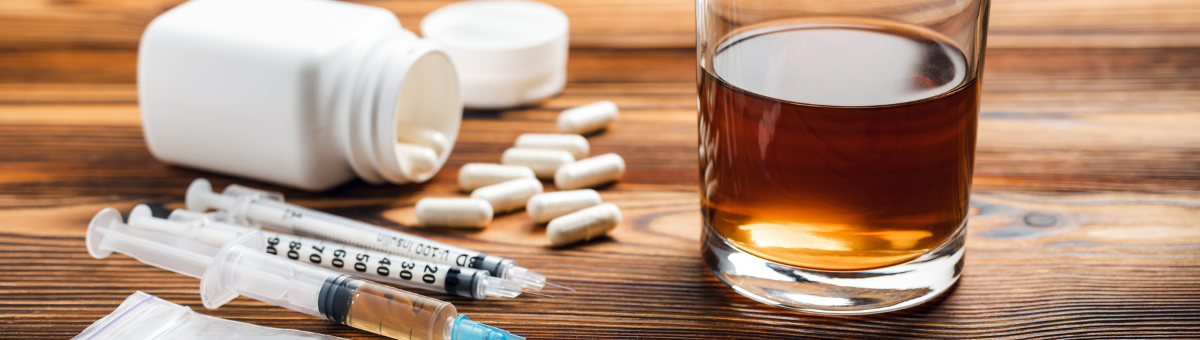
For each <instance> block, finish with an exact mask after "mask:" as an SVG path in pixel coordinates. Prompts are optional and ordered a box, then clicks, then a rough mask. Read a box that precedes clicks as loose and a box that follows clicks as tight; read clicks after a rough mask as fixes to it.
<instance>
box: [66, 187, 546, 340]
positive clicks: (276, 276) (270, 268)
mask: <svg viewBox="0 0 1200 340" xmlns="http://www.w3.org/2000/svg"><path fill="white" fill-rule="evenodd" d="M164 242H166V243H164ZM262 242H263V240H262V234H261V233H258V232H252V233H249V234H246V235H242V236H239V237H237V238H235V239H233V240H232V241H230V242H229V243H228V244H226V245H225V246H224V247H222V248H220V249H219V250H218V251H217V252H216V254H215V256H212V257H210V256H207V255H206V254H204V253H203V252H209V251H211V248H212V247H210V246H204V245H203V244H198V243H197V242H194V241H191V240H188V239H184V238H182V237H179V236H175V235H170V234H166V233H161V232H156V231H152V230H137V228H131V227H129V226H127V225H126V224H125V223H123V222H121V214H120V213H118V212H117V210H116V209H113V208H106V209H104V210H102V211H100V212H99V213H97V214H96V216H95V217H94V218H92V222H91V224H90V225H89V226H88V231H87V247H88V253H89V254H91V255H92V257H95V258H98V259H99V258H104V257H107V256H108V255H109V254H111V253H113V252H120V253H124V254H127V255H130V256H133V257H135V258H137V259H138V260H141V261H142V262H145V263H147V264H152V265H154V266H157V267H160V268H163V269H167V270H170V271H173V272H177V273H181V274H184V275H188V276H192V277H200V278H201V279H200V299H201V301H203V302H204V306H205V307H208V308H217V307H220V306H222V305H224V304H225V303H227V302H229V301H230V300H233V299H234V298H236V297H237V296H238V295H245V296H248V297H251V298H254V299H256V300H259V301H263V302H267V303H271V304H274V305H276V306H280V307H284V308H288V309H291V310H294V311H298V312H301V313H305V314H308V315H312V316H316V317H320V318H325V319H328V320H331V321H334V322H338V323H341V324H343V325H347V326H351V327H354V328H358V329H361V330H365V331H368V332H372V333H375V334H380V335H384V336H388V337H392V338H395V339H417V340H517V339H524V338H523V337H520V336H516V335H513V334H512V333H509V332H507V331H504V330H502V329H499V328H495V327H492V326H488V325H484V324H481V323H477V322H474V321H471V319H469V318H467V316H466V315H462V314H458V310H457V309H456V308H454V305H452V304H450V303H448V302H445V301H439V300H436V299H431V298H428V297H425V296H421V295H417V294H413V293H409V292H406V291H403V290H399V289H395V288H391V287H388V286H384V285H380V284H377V283H373V282H370V281H366V280H362V279H358V278H355V277H353V276H350V275H344V274H339V273H336V272H333V271H331V270H328V269H325V268H320V267H315V266H311V265H307V264H304V263H301V262H297V261H290V260H286V259H282V258H279V257H276V256H272V255H270V254H266V253H264V252H262V251H260V250H259V249H258V247H259V246H261V245H262ZM168 243H169V244H185V245H188V247H190V249H196V250H199V251H201V252H193V251H191V250H189V249H185V248H176V247H174V246H171V245H168ZM206 247H207V248H206Z"/></svg>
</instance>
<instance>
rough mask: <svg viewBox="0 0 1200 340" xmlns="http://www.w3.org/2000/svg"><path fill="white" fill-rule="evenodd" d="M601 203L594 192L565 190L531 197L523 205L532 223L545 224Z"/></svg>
mask: <svg viewBox="0 0 1200 340" xmlns="http://www.w3.org/2000/svg"><path fill="white" fill-rule="evenodd" d="M600 203H603V201H601V200H600V194H599V193H597V192H596V190H592V189H583V190H567V191H555V192H548V193H544V194H537V195H533V197H531V198H529V202H528V203H527V204H525V212H528V213H529V219H531V220H533V222H534V223H546V222H547V221H550V220H553V219H554V218H556V217H559V216H562V215H566V214H570V213H573V212H576V211H579V210H581V209H583V208H587V207H591V206H595V205H598V204H600Z"/></svg>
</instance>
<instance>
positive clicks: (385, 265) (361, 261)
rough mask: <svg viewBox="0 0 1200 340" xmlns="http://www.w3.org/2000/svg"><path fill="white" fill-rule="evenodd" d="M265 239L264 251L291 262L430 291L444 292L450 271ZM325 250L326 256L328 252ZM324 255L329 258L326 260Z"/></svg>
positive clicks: (292, 239) (273, 236)
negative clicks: (411, 284)
mask: <svg viewBox="0 0 1200 340" xmlns="http://www.w3.org/2000/svg"><path fill="white" fill-rule="evenodd" d="M264 236H266V242H267V245H266V252H267V253H270V254H274V255H277V256H282V257H287V258H289V259H292V260H300V261H303V260H307V262H310V263H312V264H315V265H318V266H322V267H331V268H336V269H352V270H354V271H355V272H358V273H364V274H373V275H379V276H383V277H396V278H400V279H403V280H406V281H410V282H414V283H423V284H426V285H431V286H433V287H431V288H433V289H437V290H443V289H444V288H443V286H444V283H445V282H446V274H447V273H448V272H449V271H450V270H449V269H450V268H447V267H448V266H445V265H439V264H436V263H431V262H426V261H418V260H411V259H405V258H398V257H396V256H390V254H387V253H384V252H379V251H372V250H366V249H355V248H351V247H348V246H347V247H335V246H334V245H329V244H325V243H323V242H318V244H308V245H307V247H306V245H305V244H304V243H303V242H302V241H303V240H302V239H300V238H299V237H296V236H292V235H286V234H277V233H269V232H268V233H264ZM327 251H328V253H327ZM326 254H329V255H330V256H331V257H328V259H329V261H325V260H326V259H327V257H326Z"/></svg>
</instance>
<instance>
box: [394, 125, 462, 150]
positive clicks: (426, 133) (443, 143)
mask: <svg viewBox="0 0 1200 340" xmlns="http://www.w3.org/2000/svg"><path fill="white" fill-rule="evenodd" d="M396 139H397V140H399V141H400V142H402V143H409V144H416V145H420V146H424V147H427V148H430V149H432V150H433V152H434V153H436V154H438V155H441V154H442V153H443V152H446V150H447V149H449V148H450V141H449V139H447V138H446V135H445V134H443V133H441V132H439V131H437V130H433V129H421V128H408V129H400V130H399V131H396Z"/></svg>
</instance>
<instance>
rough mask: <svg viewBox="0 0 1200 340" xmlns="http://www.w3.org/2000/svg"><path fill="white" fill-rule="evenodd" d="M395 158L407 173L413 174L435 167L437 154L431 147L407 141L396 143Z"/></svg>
mask: <svg viewBox="0 0 1200 340" xmlns="http://www.w3.org/2000/svg"><path fill="white" fill-rule="evenodd" d="M396 160H397V161H399V162H400V164H401V169H405V171H407V172H408V173H407V175H409V176H413V175H416V174H423V173H426V172H430V171H433V168H436V167H437V162H438V155H437V153H436V152H434V151H433V149H430V148H427V147H424V146H420V145H413V144H408V143H396Z"/></svg>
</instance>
